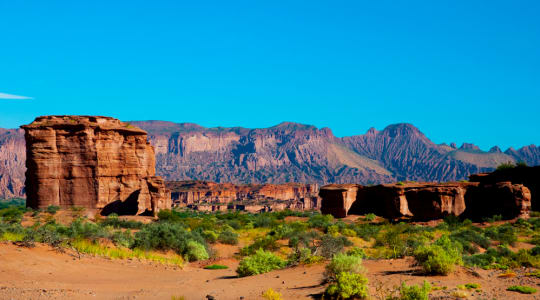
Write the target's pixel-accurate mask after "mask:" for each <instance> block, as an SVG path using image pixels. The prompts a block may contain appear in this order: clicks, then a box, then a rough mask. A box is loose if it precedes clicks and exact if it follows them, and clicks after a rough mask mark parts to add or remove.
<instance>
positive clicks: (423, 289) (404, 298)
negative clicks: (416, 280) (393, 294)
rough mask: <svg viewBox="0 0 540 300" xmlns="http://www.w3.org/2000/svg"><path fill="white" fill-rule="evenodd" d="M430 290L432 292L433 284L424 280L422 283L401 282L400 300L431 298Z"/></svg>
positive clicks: (426, 299)
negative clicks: (409, 283)
mask: <svg viewBox="0 0 540 300" xmlns="http://www.w3.org/2000/svg"><path fill="white" fill-rule="evenodd" d="M429 292H431V284H429V282H427V281H425V280H424V283H423V284H422V285H410V286H409V285H406V284H405V282H402V283H401V287H400V288H399V294H400V297H399V298H398V299H399V300H429Z"/></svg>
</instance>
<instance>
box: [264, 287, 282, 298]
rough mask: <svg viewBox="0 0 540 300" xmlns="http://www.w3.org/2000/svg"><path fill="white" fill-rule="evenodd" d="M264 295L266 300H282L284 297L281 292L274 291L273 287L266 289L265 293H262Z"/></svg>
mask: <svg viewBox="0 0 540 300" xmlns="http://www.w3.org/2000/svg"><path fill="white" fill-rule="evenodd" d="M262 297H263V298H264V299H266V300H282V299H283V298H281V297H282V295H281V293H278V292H276V291H274V290H273V289H272V288H269V289H267V290H266V291H264V293H263V294H262Z"/></svg>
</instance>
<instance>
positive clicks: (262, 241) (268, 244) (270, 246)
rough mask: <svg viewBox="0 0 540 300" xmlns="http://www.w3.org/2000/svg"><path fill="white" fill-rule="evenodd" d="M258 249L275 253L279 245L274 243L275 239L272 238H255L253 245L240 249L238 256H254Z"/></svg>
mask: <svg viewBox="0 0 540 300" xmlns="http://www.w3.org/2000/svg"><path fill="white" fill-rule="evenodd" d="M259 249H263V250H268V251H276V250H277V249H279V245H278V243H277V242H276V238H275V237H273V236H263V237H257V238H255V241H253V244H251V245H249V246H245V247H244V248H242V249H240V254H241V255H244V256H245V255H252V254H255V252H257V250H259Z"/></svg>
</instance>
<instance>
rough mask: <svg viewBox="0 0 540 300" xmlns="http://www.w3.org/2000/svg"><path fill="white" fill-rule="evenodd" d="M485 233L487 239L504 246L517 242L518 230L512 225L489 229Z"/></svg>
mask: <svg viewBox="0 0 540 300" xmlns="http://www.w3.org/2000/svg"><path fill="white" fill-rule="evenodd" d="M484 232H485V235H486V236H487V237H489V238H490V239H492V240H496V241H499V242H501V243H502V244H508V245H514V243H515V242H516V241H517V234H516V230H515V229H514V228H513V227H512V225H510V224H504V225H501V226H493V227H488V228H486V229H485V231H484Z"/></svg>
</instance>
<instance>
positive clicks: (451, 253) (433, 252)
mask: <svg viewBox="0 0 540 300" xmlns="http://www.w3.org/2000/svg"><path fill="white" fill-rule="evenodd" d="M461 252H462V248H461V244H459V243H457V242H453V241H452V240H450V238H448V236H442V237H441V238H439V239H438V240H437V241H436V242H435V243H433V244H432V245H429V246H422V247H420V248H418V249H417V250H416V251H415V252H414V258H415V259H416V261H417V262H418V264H419V265H420V266H422V268H423V270H424V271H425V272H426V273H428V274H441V275H447V274H448V273H450V272H452V271H453V270H454V267H455V265H460V264H462V260H461Z"/></svg>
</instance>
